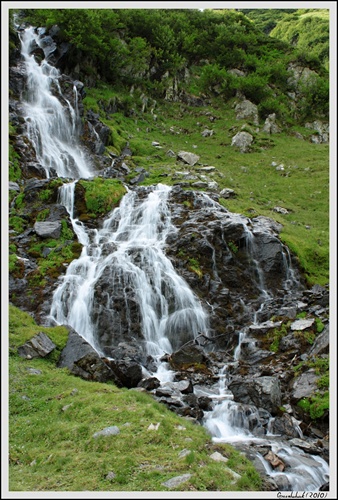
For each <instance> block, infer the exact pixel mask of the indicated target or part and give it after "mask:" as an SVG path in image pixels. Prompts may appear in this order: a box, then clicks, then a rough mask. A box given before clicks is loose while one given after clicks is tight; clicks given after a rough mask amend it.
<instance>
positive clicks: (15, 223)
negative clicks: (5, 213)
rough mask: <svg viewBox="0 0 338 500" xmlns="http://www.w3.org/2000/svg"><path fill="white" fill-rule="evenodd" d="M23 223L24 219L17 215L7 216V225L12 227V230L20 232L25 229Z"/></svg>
mask: <svg viewBox="0 0 338 500" xmlns="http://www.w3.org/2000/svg"><path fill="white" fill-rule="evenodd" d="M25 225H26V223H25V221H24V220H23V219H22V218H21V217H18V216H17V215H14V216H11V217H10V218H9V227H10V228H12V229H14V231H16V232H17V233H22V232H23V230H24V229H25Z"/></svg>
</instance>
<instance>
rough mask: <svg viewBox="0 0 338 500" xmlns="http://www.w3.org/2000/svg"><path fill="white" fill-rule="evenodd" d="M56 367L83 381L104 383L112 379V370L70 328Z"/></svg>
mask: <svg viewBox="0 0 338 500" xmlns="http://www.w3.org/2000/svg"><path fill="white" fill-rule="evenodd" d="M58 367H59V368H68V369H69V370H70V371H71V372H72V373H73V374H74V375H77V376H79V377H81V378H83V379H85V380H95V381H97V382H106V381H107V380H112V379H113V378H114V376H113V372H112V370H111V369H110V368H109V367H108V366H107V364H106V363H104V361H103V360H102V359H101V358H100V356H99V355H98V354H97V352H96V351H95V349H93V347H92V346H91V345H90V344H89V343H88V342H87V341H86V340H85V339H84V338H83V337H81V335H79V334H78V333H77V332H76V331H75V330H73V329H72V328H69V335H68V341H67V344H66V347H65V348H64V349H63V350H62V352H61V355H60V359H59V361H58Z"/></svg>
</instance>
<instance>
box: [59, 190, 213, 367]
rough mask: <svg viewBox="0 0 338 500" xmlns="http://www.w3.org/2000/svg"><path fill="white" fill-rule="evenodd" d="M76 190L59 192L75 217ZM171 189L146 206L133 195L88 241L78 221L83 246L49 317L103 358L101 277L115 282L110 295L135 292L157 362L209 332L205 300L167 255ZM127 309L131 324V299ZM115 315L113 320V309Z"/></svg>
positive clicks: (145, 201) (157, 192)
mask: <svg viewBox="0 0 338 500" xmlns="http://www.w3.org/2000/svg"><path fill="white" fill-rule="evenodd" d="M74 186H75V182H74V183H72V184H68V185H66V186H63V187H62V188H61V190H62V195H60V196H61V199H62V202H63V204H64V205H65V206H66V207H67V210H68V211H69V213H70V214H72V212H73V208H72V206H71V203H72V200H73V195H72V194H70V193H72V192H73V191H72V190H73V189H74ZM170 189H171V188H170V187H168V186H165V185H161V184H159V185H157V186H156V188H155V189H154V190H153V191H150V192H149V194H148V195H147V196H146V197H145V198H144V199H140V198H139V196H138V194H137V192H136V191H129V192H128V193H127V194H126V195H125V196H124V198H123V199H122V201H121V204H120V206H119V207H118V208H116V209H115V210H113V211H112V213H111V214H110V216H109V217H108V218H107V220H106V221H105V222H104V224H103V227H102V229H101V230H98V231H93V230H91V231H89V234H88V232H86V231H84V229H83V227H82V226H79V221H77V220H75V219H73V218H72V222H73V227H74V229H75V231H77V234H78V237H79V240H80V242H81V243H82V244H83V245H84V246H83V250H82V254H81V256H80V258H79V259H77V260H75V261H73V262H72V263H71V264H70V265H69V267H68V269H67V273H66V275H65V277H64V279H63V282H62V284H61V285H60V286H59V287H58V289H57V290H56V291H55V293H54V298H53V303H52V308H51V312H50V318H51V319H52V320H54V322H55V323H57V324H64V323H67V324H69V325H70V326H72V327H73V328H74V329H75V330H76V331H78V332H80V333H81V335H82V336H84V337H85V338H86V340H87V341H88V342H90V343H91V344H92V345H94V346H95V348H96V349H97V350H98V352H100V353H101V354H105V355H108V353H107V352H104V347H103V346H100V342H99V340H98V338H97V337H96V336H95V325H94V324H93V320H92V316H93V314H92V310H93V293H94V287H95V283H96V282H97V281H98V280H99V279H100V277H101V276H103V275H106V276H109V280H110V283H111V288H112V289H115V288H116V287H118V286H120V284H121V282H122V284H123V286H124V287H125V288H126V287H131V288H132V289H133V290H134V293H135V295H136V298H137V303H138V305H139V309H140V317H141V322H142V325H141V327H142V333H143V336H144V339H145V348H146V351H147V353H148V354H150V355H151V356H153V357H155V358H158V357H160V356H161V355H163V354H164V353H172V352H173V349H177V348H178V347H180V345H183V344H184V343H186V342H188V341H190V340H193V339H194V338H196V337H197V336H198V334H199V332H207V331H208V320H207V314H206V312H205V311H204V309H203V308H202V305H201V303H200V301H199V300H198V298H197V297H196V296H195V295H194V293H193V292H192V290H191V289H190V288H189V286H188V285H187V284H186V282H185V281H184V280H183V279H182V278H181V277H180V276H179V275H178V274H177V273H176V272H175V270H174V268H173V265H172V263H171V261H170V260H169V259H168V258H167V257H166V256H165V253H164V247H165V241H166V238H167V236H168V234H169V232H171V231H175V228H174V226H173V225H172V224H171V219H170V213H169V209H168V204H167V198H168V195H169V193H170ZM107 245H109V246H110V248H111V249H112V251H111V253H109V254H108V255H107V254H106V252H103V248H104V247H107ZM107 302H109V297H108V298H107ZM125 307H126V309H127V318H128V319H129V321H132V320H131V315H132V312H131V311H129V305H128V301H127V300H126V301H125ZM111 315H112V317H113V318H114V310H112V311H111Z"/></svg>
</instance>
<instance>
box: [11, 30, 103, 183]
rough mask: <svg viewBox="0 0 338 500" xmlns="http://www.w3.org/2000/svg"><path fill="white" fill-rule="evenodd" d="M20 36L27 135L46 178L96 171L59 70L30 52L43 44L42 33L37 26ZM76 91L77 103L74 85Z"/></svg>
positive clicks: (75, 175)
mask: <svg viewBox="0 0 338 500" xmlns="http://www.w3.org/2000/svg"><path fill="white" fill-rule="evenodd" d="M20 39H21V47H22V49H21V53H22V56H23V58H24V61H25V65H26V71H27V89H26V92H25V99H24V102H23V104H24V107H25V111H26V117H25V120H26V128H27V136H28V138H29V140H30V141H31V143H32V145H33V147H34V149H35V152H36V157H37V160H38V161H39V163H40V164H41V166H42V167H43V168H44V169H45V173H46V177H47V178H49V177H50V176H51V174H54V175H55V174H56V175H57V176H58V177H64V178H72V179H78V178H80V177H83V178H88V177H90V176H91V175H93V169H92V167H91V166H90V165H89V162H88V159H87V158H86V155H85V154H84V152H83V150H82V149H81V147H80V146H79V142H78V137H77V132H78V127H77V126H76V125H77V123H78V115H77V113H76V109H74V107H73V106H72V105H71V103H70V102H69V101H68V100H67V99H65V98H64V97H63V96H62V92H61V88H60V85H59V78H60V73H59V71H58V70H57V69H56V68H55V67H53V66H51V65H50V64H48V62H47V60H46V59H44V60H43V61H42V62H41V64H38V63H37V61H36V59H35V57H34V55H33V54H31V52H32V50H33V49H34V48H36V47H40V48H42V44H41V37H40V33H39V32H37V31H36V30H35V28H27V29H26V30H24V31H23V32H21V33H20ZM45 53H46V52H45ZM47 53H48V51H47ZM73 92H74V101H75V105H76V103H77V90H76V88H75V87H74V88H73ZM61 98H62V99H63V100H64V101H65V102H66V103H67V108H68V113H66V112H65V108H64V107H63V105H62V104H61V102H60V99H61Z"/></svg>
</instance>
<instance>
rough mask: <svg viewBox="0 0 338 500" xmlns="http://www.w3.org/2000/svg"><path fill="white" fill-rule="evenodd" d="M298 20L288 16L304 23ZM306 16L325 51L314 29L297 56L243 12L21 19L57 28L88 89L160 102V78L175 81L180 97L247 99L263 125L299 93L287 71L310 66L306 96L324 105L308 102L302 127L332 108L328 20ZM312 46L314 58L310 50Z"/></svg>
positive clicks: (61, 12)
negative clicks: (96, 84) (138, 94)
mask: <svg viewBox="0 0 338 500" xmlns="http://www.w3.org/2000/svg"><path fill="white" fill-rule="evenodd" d="M292 10H293V9H286V11H287V12H288V11H292ZM312 10H313V11H316V12H317V11H318V9H317V10H316V9H312ZM281 12H282V11H281V10H278V13H279V14H278V13H277V14H278V15H277V14H276V13H275V12H274V10H273V9H267V10H265V13H266V15H270V16H271V17H272V18H273V19H277V18H278V19H279V15H280V16H281V15H282V14H281ZM298 12H300V11H297V12H296V13H292V14H288V16H287V15H286V14H284V16H285V17H287V18H289V16H293V15H295V16H298V17H299V16H300V14H298ZM250 13H251V11H250ZM307 14H308V11H306V15H307ZM304 16H305V14H303V15H302V16H300V17H301V19H304V21H302V22H304V23H306V22H309V21H308V20H310V22H312V21H311V20H312V19H314V20H315V21H313V22H314V23H316V22H317V19H319V20H320V21H318V22H319V23H320V37H321V40H323V44H324V45H325V47H326V48H323V49H321V50H319V49H318V44H317V38H316V37H317V29H315V30H314V31H313V32H311V33H313V39H311V40H310V43H309V44H308V46H305V45H304V43H303V42H302V41H301V39H299V43H298V45H299V50H298V51H297V50H294V48H293V46H292V40H290V39H289V38H290V37H288V36H286V35H285V36H284V35H283V37H282V36H281V35H280V34H279V33H280V31H278V26H279V23H277V25H276V28H275V30H277V31H276V36H274V37H272V36H268V35H267V34H266V33H264V31H262V29H260V28H258V27H257V26H256V24H255V23H254V22H252V21H251V20H250V19H249V17H247V16H246V15H245V14H244V13H243V12H237V11H236V10H234V9H218V10H215V9H206V10H204V11H203V12H201V11H200V10H198V9H32V10H29V9H28V10H25V11H24V20H27V21H28V22H30V23H32V24H34V25H40V26H46V27H51V26H53V25H57V26H58V27H59V28H60V31H59V34H58V36H59V40H60V41H66V42H69V43H71V44H72V51H71V54H70V56H69V61H68V65H69V67H70V68H73V67H75V66H76V64H78V63H81V64H80V66H81V69H80V78H81V79H83V80H84V81H86V80H87V79H88V78H90V79H91V81H93V78H94V79H97V80H99V79H100V80H104V81H106V82H107V83H109V84H113V85H123V86H129V87H130V86H133V87H134V86H139V87H140V88H142V90H143V91H146V92H147V93H148V94H150V95H152V96H153V97H155V98H160V97H163V96H164V93H165V86H164V82H163V78H164V77H165V76H169V77H170V76H171V77H176V76H177V77H180V80H181V86H182V90H188V91H190V90H191V89H192V88H194V90H195V91H196V92H205V93H207V94H210V93H211V94H213V93H214V92H215V87H219V88H217V93H218V94H221V96H222V98H223V100H224V101H225V102H227V101H228V100H229V99H231V98H232V97H233V96H234V95H235V94H236V92H238V91H239V92H242V93H243V94H245V96H246V97H247V98H248V99H251V100H253V101H254V102H255V103H257V104H258V103H259V104H260V106H261V112H262V115H263V116H262V117H263V118H264V117H266V116H267V114H269V111H270V108H271V100H275V101H276V96H277V97H278V99H281V100H282V101H283V96H284V95H285V93H287V92H293V91H294V84H293V83H292V82H291V81H290V79H289V77H290V72H289V70H288V68H289V64H290V63H292V62H293V63H300V64H301V63H303V62H305V63H306V65H307V66H309V67H310V68H313V69H316V70H317V72H318V76H317V81H316V82H315V87H314V86H313V85H312V87H311V89H310V90H309V92H311V93H312V94H313V93H314V92H315V93H316V95H318V92H319V90H320V97H319V99H313V98H312V99H310V98H309V97H306V96H305V101H306V103H305V104H308V105H307V106H305V107H304V109H306V113H305V114H304V116H302V119H304V120H305V119H307V118H309V117H311V116H312V115H313V114H314V113H316V112H320V113H321V114H323V113H324V114H326V115H327V114H328V106H326V107H325V106H323V102H324V101H325V100H326V101H328V85H326V82H327V80H328V75H327V74H326V73H325V70H324V67H321V64H320V61H319V59H318V57H322V56H323V54H324V52H325V51H326V49H327V47H328V40H329V34H328V28H329V26H328V22H327V20H326V19H323V18H322V17H316V15H315V14H314V15H313V16H311V17H309V16H308V15H307V17H304ZM298 17H297V19H298ZM283 19H284V17H283V18H282V20H281V21H280V22H281V23H282V22H283ZM297 29H298V28H297ZM304 29H305V28H304ZM275 30H274V31H275ZM318 36H319V35H318ZM291 38H292V37H291ZM314 44H316V47H317V48H316V50H312V49H311V50H310V46H311V47H312V45H314ZM192 67H195V68H196V69H195V71H193V72H192V74H191V75H190V76H189V78H186V77H184V78H183V79H182V75H183V72H184V70H185V68H192ZM234 68H235V69H237V70H240V71H243V72H244V73H245V74H246V78H236V77H233V75H232V74H231V73H229V72H228V71H229V70H231V69H234ZM308 101H309V102H308ZM283 114H284V115H288V117H289V118H291V117H292V113H291V111H290V109H288V106H284V108H283V113H281V117H282V115H283ZM283 118H285V116H283Z"/></svg>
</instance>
